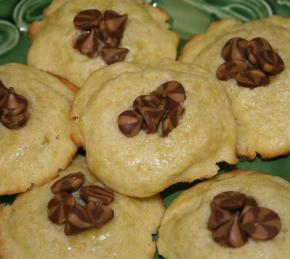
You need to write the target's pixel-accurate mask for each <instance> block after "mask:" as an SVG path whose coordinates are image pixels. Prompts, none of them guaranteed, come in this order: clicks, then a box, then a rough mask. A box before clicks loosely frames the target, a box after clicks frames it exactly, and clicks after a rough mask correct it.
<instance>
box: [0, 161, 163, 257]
mask: <svg viewBox="0 0 290 259" xmlns="http://www.w3.org/2000/svg"><path fill="white" fill-rule="evenodd" d="M76 172H81V173H82V174H84V176H85V178H84V183H83V187H85V186H87V185H97V186H99V188H102V187H101V186H103V185H102V184H101V183H100V182H99V181H98V180H97V179H96V178H94V177H93V176H92V175H91V174H90V171H89V170H88V168H87V165H86V162H85V159H84V158H82V157H78V158H76V160H75V161H74V162H73V163H72V165H71V166H70V167H69V168H68V169H66V170H65V171H63V172H61V174H60V178H61V177H64V176H68V175H69V174H71V173H76ZM60 178H58V179H57V180H56V181H53V182H50V183H47V184H45V185H44V186H41V187H34V188H32V189H31V190H29V191H28V192H27V193H24V194H22V195H19V196H18V197H17V198H16V200H15V202H14V203H13V205H12V206H7V207H2V208H1V211H0V218H1V220H0V256H1V258H3V259H4V258H9V259H14V258H15V259H16V258H23V259H24V258H25V259H26V258H53V259H60V258H86V259H90V258H100V259H101V258H142V259H143V258H144V259H145V258H146V259H151V258H153V256H154V253H155V244H154V241H152V234H153V233H155V232H156V231H157V228H158V226H159V224H160V221H161V217H162V215H163V212H164V206H163V204H162V201H161V199H160V198H159V197H158V196H155V197H151V198H148V199H143V200H140V199H135V198H129V197H126V196H123V195H120V194H118V193H115V194H114V200H113V201H112V200H110V202H111V203H110V204H108V205H107V206H105V207H106V208H107V209H108V208H109V210H113V213H114V216H113V218H111V219H110V220H109V221H107V222H106V223H105V224H103V225H102V226H101V227H100V226H98V227H97V228H96V227H93V228H91V229H88V230H85V231H83V232H79V233H78V234H77V233H74V234H70V235H66V234H65V233H64V225H62V224H60V225H57V224H54V223H52V222H51V221H50V220H49V218H48V210H47V205H48V202H49V201H50V199H51V198H52V197H53V193H52V192H51V186H53V184H54V183H55V182H57V181H58V180H59V179H60ZM53 190H54V191H56V188H55V185H54V188H53ZM66 195H67V196H70V194H69V193H67V194H66ZM79 195H81V194H80V193H79ZM74 196H75V197H79V196H78V195H77V194H74ZM82 197H84V196H82ZM98 197H101V198H105V200H106V198H107V196H102V194H101V195H100V196H98ZM76 201H77V203H80V202H81V201H80V198H76ZM82 202H83V201H82ZM72 211H74V210H73V209H72ZM58 215H59V216H60V215H61V214H58ZM101 215H103V214H101ZM68 219H69V220H72V221H73V222H74V219H75V218H74V217H72V216H68ZM76 223H78V224H80V222H79V221H77V222H76ZM82 225H83V226H84V225H85V224H84V223H83V224H82ZM75 229H76V228H75ZM75 229H74V230H75Z"/></svg>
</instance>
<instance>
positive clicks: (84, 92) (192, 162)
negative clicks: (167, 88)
mask: <svg viewBox="0 0 290 259" xmlns="http://www.w3.org/2000/svg"><path fill="white" fill-rule="evenodd" d="M160 67H162V69H161V68H160ZM126 71H128V72H126ZM194 71H198V74H197V73H194ZM170 80H176V81H178V82H180V83H181V84H182V85H183V87H184V89H185V94H186V100H185V101H184V105H183V106H184V113H183V115H182V117H181V119H180V121H179V122H178V126H177V127H176V128H175V129H173V130H172V131H171V132H170V133H169V135H168V136H167V137H162V136H161V134H160V133H155V134H146V133H145V131H144V130H141V131H140V132H139V134H138V135H137V136H135V137H132V138H128V137H126V136H125V135H123V134H122V132H121V131H120V130H119V128H118V123H117V120H118V116H119V114H120V113H122V112H123V111H125V110H128V109H132V104H133V102H134V100H135V99H136V98H137V97H138V96H140V95H148V94H150V93H151V92H152V91H154V90H156V88H157V87H159V86H160V85H161V84H163V83H165V82H167V81H170ZM215 85H216V82H215V79H213V81H212V80H209V79H208V74H207V72H205V71H204V70H202V69H200V68H195V67H192V66H189V65H182V64H180V65H179V64H178V63H177V62H176V63H172V62H167V64H166V62H165V63H163V64H160V65H158V68H149V67H147V68H144V67H143V66H140V65H137V64H129V63H122V64H121V63H120V64H115V65H112V66H110V67H107V68H105V69H103V70H100V71H97V72H95V73H94V74H92V76H91V77H90V78H89V79H88V80H87V82H86V84H85V85H84V86H83V88H82V89H81V91H80V92H79V94H78V95H77V97H76V99H75V102H74V107H73V111H74V115H76V117H78V124H79V127H80V131H81V135H82V138H83V143H84V146H85V148H86V152H87V158H88V164H89V167H90V169H91V170H92V172H93V174H95V175H96V176H97V177H98V178H100V179H101V180H102V181H103V182H104V183H105V184H106V185H107V186H109V187H110V188H112V189H114V190H116V191H118V192H120V193H123V194H126V195H129V196H135V197H149V196H151V195H153V194H155V193H158V192H160V191H162V190H164V189H165V188H166V187H168V186H170V185H172V184H174V183H177V182H183V181H185V182H189V181H192V180H194V179H200V178H206V177H210V176H213V175H215V174H216V173H217V170H218V167H217V165H216V163H217V162H219V161H227V162H229V163H235V162H236V156H235V141H236V130H235V123H234V119H233V115H232V112H231V108H230V105H229V100H228V98H227V96H226V94H225V92H224V90H223V89H222V88H220V87H215Z"/></svg>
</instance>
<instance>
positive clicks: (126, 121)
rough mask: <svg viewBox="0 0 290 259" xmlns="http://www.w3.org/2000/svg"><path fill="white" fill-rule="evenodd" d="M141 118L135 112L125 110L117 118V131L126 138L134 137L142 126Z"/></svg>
mask: <svg viewBox="0 0 290 259" xmlns="http://www.w3.org/2000/svg"><path fill="white" fill-rule="evenodd" d="M142 122H143V118H142V116H141V115H140V114H138V113H137V112H135V111H132V110H127V111H124V112H122V113H121V114H120V115H119V116H118V127H119V130H120V131H121V132H122V133H123V134H124V135H125V136H126V137H128V138H131V137H134V136H136V135H137V134H138V133H139V131H140V129H141V126H142Z"/></svg>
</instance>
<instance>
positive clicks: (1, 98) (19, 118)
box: [0, 82, 29, 129]
mask: <svg viewBox="0 0 290 259" xmlns="http://www.w3.org/2000/svg"><path fill="white" fill-rule="evenodd" d="M1 83H2V82H1ZM27 107H28V101H27V100H26V98H25V97H24V96H22V95H19V94H17V93H16V92H15V90H14V89H13V88H12V87H11V88H9V89H7V88H6V87H5V86H4V85H3V83H2V85H1V87H0V114H1V116H0V120H1V122H2V124H3V126H5V127H6V128H9V129H19V128H21V127H23V126H24V125H25V124H26V122H27V121H28V119H29V112H28V109H27Z"/></svg>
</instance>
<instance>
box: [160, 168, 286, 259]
mask: <svg viewBox="0 0 290 259" xmlns="http://www.w3.org/2000/svg"><path fill="white" fill-rule="evenodd" d="M289 198H290V185H289V183H288V182H286V181H285V180H283V179H281V178H279V177H274V176H270V175H267V174H262V173H257V172H254V171H242V170H236V171H233V172H231V173H225V174H222V175H219V176H217V177H214V178H213V179H211V180H208V181H205V182H202V183H200V184H197V185H196V186H194V187H192V188H190V189H189V190H186V191H184V192H183V193H182V194H180V196H178V197H177V198H176V199H175V200H174V201H173V203H172V204H171V205H170V206H169V208H168V209H167V211H166V213H165V216H164V218H163V220H162V223H161V227H160V230H159V238H158V242H157V248H158V252H159V254H160V255H162V256H164V258H167V259H189V258H190V259H191V258H195V259H201V258H209V259H213V258H215V259H217V258H224V259H227V258H253V259H259V258H265V259H266V258H267V259H268V258H288V257H289V256H290V252H289V249H288V246H289V240H290V232H289V228H290V207H289V205H288V204H289V202H288V200H289Z"/></svg>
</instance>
